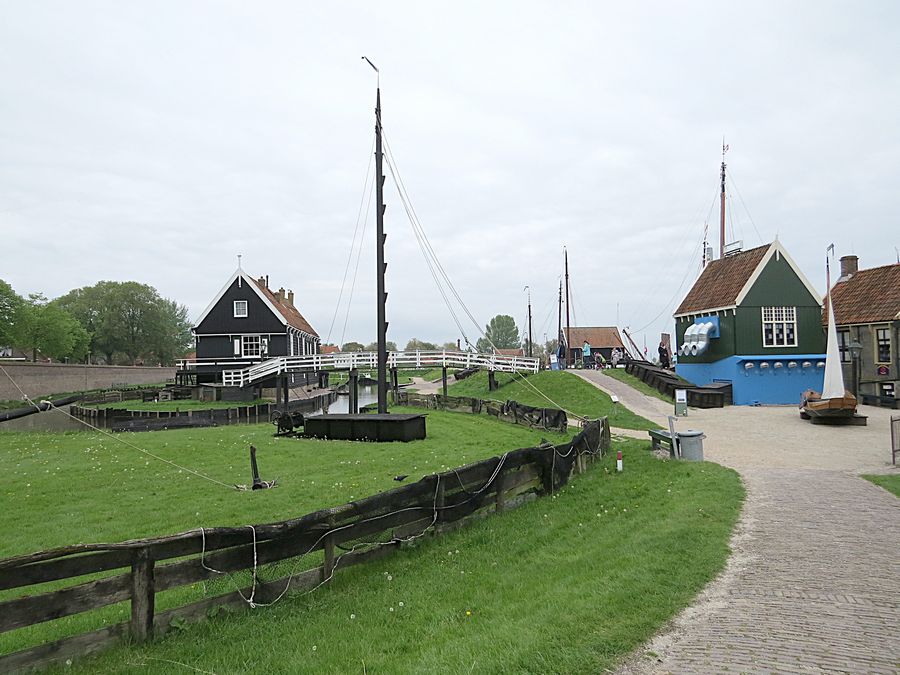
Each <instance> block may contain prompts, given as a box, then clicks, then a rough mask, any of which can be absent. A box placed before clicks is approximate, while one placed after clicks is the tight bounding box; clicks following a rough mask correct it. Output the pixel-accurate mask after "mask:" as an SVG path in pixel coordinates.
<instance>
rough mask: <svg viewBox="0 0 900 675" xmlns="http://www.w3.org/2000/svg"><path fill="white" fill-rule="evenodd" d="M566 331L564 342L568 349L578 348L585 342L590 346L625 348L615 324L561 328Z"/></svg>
mask: <svg viewBox="0 0 900 675" xmlns="http://www.w3.org/2000/svg"><path fill="white" fill-rule="evenodd" d="M563 330H564V331H566V342H567V343H568V344H569V348H570V349H575V348H580V347H581V345H582V344H584V343H585V342H587V343H588V344H589V345H590V346H591V347H597V348H601V347H602V348H606V347H619V348H621V349H625V345H623V344H622V338H621V337H619V329H618V328H616V327H615V326H592V327H578V328H576V327H575V326H572V327H571V328H568V329H566V328H563Z"/></svg>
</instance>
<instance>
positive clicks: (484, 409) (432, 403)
mask: <svg viewBox="0 0 900 675" xmlns="http://www.w3.org/2000/svg"><path fill="white" fill-rule="evenodd" d="M397 403H398V404H400V405H409V406H415V407H418V408H428V409H431V410H450V411H455V412H469V413H473V414H476V415H477V414H486V415H491V416H492V417H496V418H497V419H499V420H502V421H504V422H510V423H512V424H521V425H523V426H527V427H534V428H540V429H547V430H549V431H559V432H565V431H566V429H567V428H568V419H567V418H566V413H565V411H563V410H559V409H558V408H535V407H532V406H530V405H525V404H524V403H518V402H517V401H506V402H505V403H503V402H501V401H482V400H481V399H477V398H471V397H468V396H443V395H442V394H417V393H415V392H405V391H402V392H400V395H399V398H398V399H397Z"/></svg>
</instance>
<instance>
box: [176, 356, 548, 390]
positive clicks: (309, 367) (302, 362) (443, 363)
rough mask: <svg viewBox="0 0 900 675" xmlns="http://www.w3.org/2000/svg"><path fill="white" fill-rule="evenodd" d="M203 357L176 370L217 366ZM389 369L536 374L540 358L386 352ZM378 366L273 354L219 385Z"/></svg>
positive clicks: (372, 359)
mask: <svg viewBox="0 0 900 675" xmlns="http://www.w3.org/2000/svg"><path fill="white" fill-rule="evenodd" d="M221 363H222V361H221V360H218V361H216V362H215V363H212V362H209V363H206V362H204V361H203V360H195V361H182V362H179V364H178V368H179V370H185V369H188V368H192V367H195V366H203V365H220V364H221ZM387 365H388V368H398V369H400V370H410V369H420V368H443V367H446V368H458V369H465V368H482V369H484V370H488V371H495V372H502V373H519V372H526V373H536V372H537V371H538V367H539V365H540V359H537V358H529V357H526V356H504V355H502V354H476V353H472V352H462V351H415V352H388V361H387ZM377 368H378V354H377V352H338V353H336V354H307V355H305V356H276V357H273V358H270V359H266V360H265V361H261V362H260V363H255V364H252V365H249V366H247V367H246V368H242V369H230V370H223V371H222V384H224V385H225V386H228V387H245V386H247V385H250V384H253V383H254V382H259V381H261V380H265V379H268V378H271V377H275V376H278V375H281V374H283V373H297V372H313V371H319V370H353V369H371V370H376V369H377Z"/></svg>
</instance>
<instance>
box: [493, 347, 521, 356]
mask: <svg viewBox="0 0 900 675" xmlns="http://www.w3.org/2000/svg"><path fill="white" fill-rule="evenodd" d="M494 351H495V352H496V353H497V354H500V355H501V356H525V350H524V349H522V348H521V347H502V348H501V347H498V348H497V349H495V350H494Z"/></svg>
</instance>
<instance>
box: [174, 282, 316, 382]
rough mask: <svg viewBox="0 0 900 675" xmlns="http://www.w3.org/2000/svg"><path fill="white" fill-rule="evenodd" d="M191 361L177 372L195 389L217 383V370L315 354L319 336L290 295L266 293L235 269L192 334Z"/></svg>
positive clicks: (266, 286) (265, 285) (262, 284)
mask: <svg viewBox="0 0 900 675" xmlns="http://www.w3.org/2000/svg"><path fill="white" fill-rule="evenodd" d="M192 331H193V334H194V338H195V341H196V347H197V356H196V360H195V361H193V362H188V363H186V364H185V367H184V368H183V369H182V372H181V373H179V375H180V378H179V379H180V380H182V381H185V382H191V383H195V384H210V383H221V382H222V371H224V370H235V369H242V368H246V367H248V366H251V365H253V364H255V363H259V362H261V361H264V360H265V359H268V358H272V357H276V356H303V355H306V354H317V353H318V352H319V335H318V333H316V331H315V330H314V329H313V327H312V326H310V325H309V322H308V321H307V320H306V319H305V318H304V317H303V315H302V314H301V313H300V312H299V311H298V310H297V308H296V307H295V306H294V292H293V291H287V293H285V290H284V288H279V289H278V290H277V291H272V290H271V289H270V288H269V279H268V277H260V278H259V279H253V278H252V277H249V276H247V274H245V273H244V271H243V270H241V269H238V270H236V271H235V273H234V274H232V275H231V278H230V279H229V280H228V281H227V282H226V284H225V285H224V286H223V287H222V290H220V291H219V293H218V294H217V295H216V297H215V298H214V299H213V301H212V302H211V303H210V304H209V307H207V308H206V310H205V311H204V312H203V313H202V314H201V315H200V318H199V319H197V324H196V326H194V328H193V329H192Z"/></svg>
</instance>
